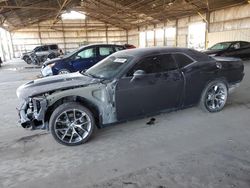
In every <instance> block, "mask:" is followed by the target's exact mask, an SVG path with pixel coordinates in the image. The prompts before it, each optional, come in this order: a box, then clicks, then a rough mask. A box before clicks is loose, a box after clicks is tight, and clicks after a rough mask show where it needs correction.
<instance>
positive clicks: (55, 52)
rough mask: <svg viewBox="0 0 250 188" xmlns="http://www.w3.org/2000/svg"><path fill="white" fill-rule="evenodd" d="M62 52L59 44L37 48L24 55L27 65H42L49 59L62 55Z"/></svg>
mask: <svg viewBox="0 0 250 188" xmlns="http://www.w3.org/2000/svg"><path fill="white" fill-rule="evenodd" d="M62 54H63V53H62V50H61V49H60V48H59V47H58V45H57V44H50V45H42V46H37V47H36V48H34V49H33V50H32V51H30V52H26V53H23V54H22V57H21V59H23V60H24V61H25V62H26V63H27V64H35V65H40V64H41V63H43V62H45V61H46V60H47V59H53V58H56V57H58V56H60V55H62Z"/></svg>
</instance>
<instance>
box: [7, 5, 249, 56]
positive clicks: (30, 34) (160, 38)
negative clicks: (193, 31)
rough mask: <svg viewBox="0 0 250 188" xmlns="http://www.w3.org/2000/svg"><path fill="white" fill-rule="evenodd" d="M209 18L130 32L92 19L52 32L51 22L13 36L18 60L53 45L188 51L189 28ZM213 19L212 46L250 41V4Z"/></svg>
mask: <svg viewBox="0 0 250 188" xmlns="http://www.w3.org/2000/svg"><path fill="white" fill-rule="evenodd" d="M205 17H206V15H205V14H203V15H202V16H200V15H195V16H191V17H185V18H180V19H178V20H171V21H167V22H165V23H160V24H157V25H148V26H144V27H140V28H137V29H133V30H129V31H128V32H127V31H126V30H123V29H120V28H117V27H112V26H108V27H107V25H106V24H105V23H103V22H100V21H96V20H92V19H86V20H64V21H63V22H62V21H59V22H58V23H56V24H55V25H54V27H53V29H50V26H51V22H52V21H51V20H50V21H45V22H41V23H39V24H36V25H32V26H30V27H28V28H25V29H21V30H18V31H15V32H12V34H11V36H12V42H13V49H14V54H15V57H18V56H20V55H21V53H23V52H25V51H29V50H32V49H33V48H34V47H35V46H37V45H41V44H52V43H56V44H59V47H60V48H62V50H63V51H70V50H73V49H75V48H77V47H79V46H81V45H83V44H87V43H116V44H125V43H129V44H133V45H135V46H137V47H139V46H141V47H143V46H179V47H187V46H188V27H189V25H190V24H193V23H197V22H202V21H203V18H205ZM209 17H210V20H209V22H210V24H209V33H208V35H207V42H208V46H211V45H213V44H215V43H217V42H222V41H230V40H246V41H250V4H246V5H242V6H236V7H232V8H227V9H223V10H218V11H213V12H211V13H210V16H209ZM140 33H141V35H140ZM140 36H141V37H140ZM140 38H142V39H143V40H145V41H144V44H140V40H141V39H140Z"/></svg>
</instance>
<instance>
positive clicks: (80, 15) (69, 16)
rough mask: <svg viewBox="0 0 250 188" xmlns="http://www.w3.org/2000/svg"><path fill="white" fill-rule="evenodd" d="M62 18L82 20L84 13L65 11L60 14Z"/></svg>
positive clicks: (84, 16)
mask: <svg viewBox="0 0 250 188" xmlns="http://www.w3.org/2000/svg"><path fill="white" fill-rule="evenodd" d="M61 17H62V19H63V20H84V19H85V18H86V15H85V14H83V13H79V12H77V11H74V10H72V11H70V12H65V13H63V14H62V15H61Z"/></svg>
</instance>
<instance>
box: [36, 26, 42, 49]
mask: <svg viewBox="0 0 250 188" xmlns="http://www.w3.org/2000/svg"><path fill="white" fill-rule="evenodd" d="M37 26H38V37H39V43H40V45H42V37H41V30H40V25H39V23H38V24H37Z"/></svg>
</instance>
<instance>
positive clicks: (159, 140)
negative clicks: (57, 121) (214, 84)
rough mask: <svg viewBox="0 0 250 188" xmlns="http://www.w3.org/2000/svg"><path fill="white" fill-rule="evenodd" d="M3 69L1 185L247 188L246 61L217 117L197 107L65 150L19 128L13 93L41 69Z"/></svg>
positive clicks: (249, 97) (111, 130)
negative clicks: (239, 81)
mask: <svg viewBox="0 0 250 188" xmlns="http://www.w3.org/2000/svg"><path fill="white" fill-rule="evenodd" d="M25 66H26V65H25V64H24V62H20V61H15V62H11V63H7V64H3V67H1V68H0V74H1V77H0V90H1V92H0V114H1V116H0V117H1V123H0V133H1V134H0V159H1V162H0V187H3V188H5V187H18V188H22V187H23V188H29V187H30V188H33V187H36V188H44V187H72V188H78V187H81V188H82V187H98V188H99V187H114V188H120V187H121V188H132V187H135V188H136V187H143V188H145V187H153V188H164V187H170V188H174V187H178V188H182V187H183V188H184V187H185V188H187V187H190V188H191V187H192V188H202V187H204V188H212V187H216V188H217V187H218V188H227V187H228V188H229V187H230V188H232V187H240V188H249V187H250V62H246V63H245V73H246V75H245V78H244V81H243V82H242V84H241V86H240V87H239V88H238V89H237V90H236V92H235V93H234V94H232V95H231V96H230V98H229V101H228V103H227V105H226V107H225V109H224V110H223V111H222V112H219V113H214V114H211V113H204V112H202V111H201V110H200V109H199V108H198V107H194V108H189V109H185V110H181V111H177V112H172V113H168V114H161V115H158V116H155V118H156V123H155V124H154V125H147V124H146V122H147V121H148V120H149V118H146V119H141V120H137V121H132V122H127V123H123V124H119V125H116V126H113V127H108V128H105V129H102V130H99V131H98V132H97V134H96V136H95V137H94V138H93V139H91V140H90V141H89V142H88V143H86V144H84V145H81V146H78V147H66V146H62V145H60V144H58V143H57V142H55V141H54V139H53V138H52V136H51V135H50V134H47V133H46V132H44V131H36V132H32V131H26V130H24V129H22V128H21V127H17V125H18V123H17V113H16V110H15V107H16V106H17V103H18V100H17V98H16V95H15V90H16V88H17V87H18V86H19V85H20V84H22V83H25V82H27V81H28V80H30V79H33V78H35V77H36V75H38V74H39V69H34V68H24V67H25Z"/></svg>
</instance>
